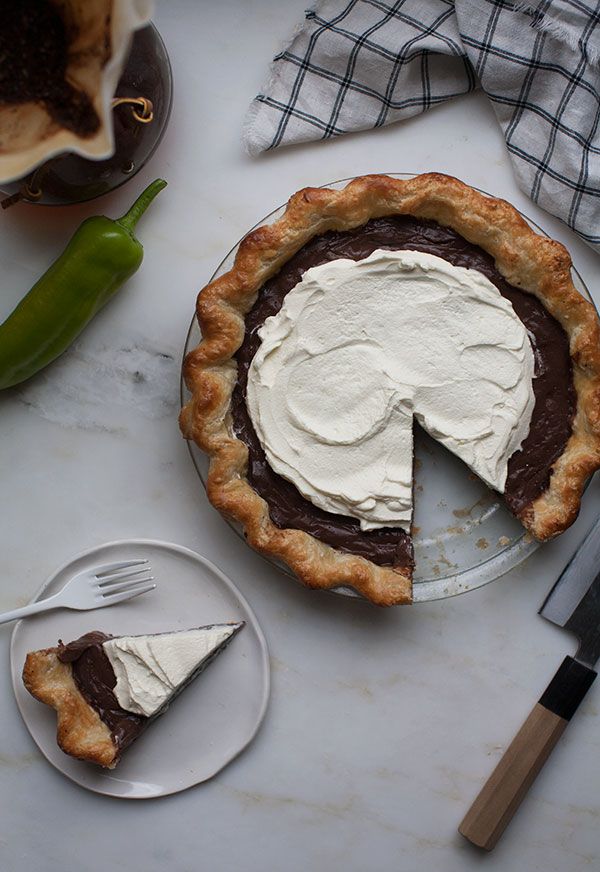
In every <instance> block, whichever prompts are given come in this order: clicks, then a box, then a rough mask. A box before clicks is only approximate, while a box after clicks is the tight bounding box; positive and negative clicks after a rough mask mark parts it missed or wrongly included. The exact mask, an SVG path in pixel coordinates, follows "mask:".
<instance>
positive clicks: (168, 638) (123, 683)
mask: <svg viewBox="0 0 600 872" xmlns="http://www.w3.org/2000/svg"><path fill="white" fill-rule="evenodd" d="M243 626H244V622H243V621H241V622H238V623H230V624H211V625H208V626H205V627H195V628H193V629H191V630H175V631H172V632H167V633H155V634H150V635H140V636H110V635H108V634H106V633H103V632H102V631H100V630H93V631H91V632H89V633H86V634H85V635H83V636H81V637H80V638H79V639H75V640H74V641H72V642H68V643H67V644H63V643H62V642H59V643H58V646H56V647H55V648H45V649H43V650H41V651H30V652H29V654H28V655H27V658H26V661H25V666H24V668H23V683H24V685H25V687H26V688H27V690H28V691H29V692H30V693H31V694H32V696H34V697H35V698H36V699H38V700H40V701H41V702H44V703H46V705H49V706H52V708H54V709H55V710H56V715H57V742H58V745H59V747H60V748H61V749H62V750H63V751H64V752H65V753H66V754H69V755H70V756H72V757H77V758H78V759H80V760H86V761H88V762H90V763H96V764H98V765H99V766H103V767H104V768H106V769H114V767H115V766H116V765H117V763H118V762H119V760H120V758H121V755H122V753H123V752H124V751H125V750H126V749H127V748H128V747H129V746H130V745H131V743H132V742H133V741H135V740H136V739H137V738H138V737H139V736H140V735H141V733H142V732H143V731H144V730H145V729H146V727H147V726H148V725H149V724H151V723H152V722H153V721H155V720H156V719H157V718H158V717H159V716H160V715H163V714H164V713H165V711H166V710H167V708H168V707H169V706H170V705H171V703H172V702H173V700H174V699H175V698H176V697H177V696H178V695H179V694H180V693H181V691H182V690H184V689H185V688H186V687H187V686H188V684H190V682H191V681H193V680H194V679H195V678H197V676H198V675H200V673H201V672H203V671H204V669H205V668H206V667H207V666H208V665H209V664H210V663H212V661H213V660H214V659H215V657H216V656H217V655H218V654H220V653H221V652H222V651H223V650H224V649H225V648H226V647H227V645H228V644H229V643H230V641H231V640H232V639H233V637H234V636H235V635H236V634H237V633H238V632H239V631H240V630H241V629H242V628H243Z"/></svg>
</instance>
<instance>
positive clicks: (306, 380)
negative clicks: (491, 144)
mask: <svg viewBox="0 0 600 872" xmlns="http://www.w3.org/2000/svg"><path fill="white" fill-rule="evenodd" d="M259 335H260V338H261V340H262V341H261V345H260V347H259V349H258V351H257V353H256V355H255V357H254V358H253V361H252V364H251V366H250V370H249V374H248V388H247V406H248V411H249V414H250V417H251V419H252V423H253V425H254V428H255V430H256V433H257V435H258V437H259V439H260V442H261V444H262V446H263V448H264V450H265V453H266V456H267V460H268V461H269V463H270V465H271V466H272V468H273V469H274V470H275V471H276V472H278V473H279V474H280V475H282V476H283V477H284V478H286V479H288V480H289V481H291V482H293V484H294V485H295V486H296V487H297V488H298V490H299V491H300V493H302V494H303V495H304V496H305V497H306V498H307V499H309V500H310V501H311V502H312V503H313V504H314V505H316V506H318V507H319V508H322V509H324V510H325V511H328V512H334V513H338V514H342V515H350V516H351V517H354V518H357V519H358V520H359V521H360V525H361V528H362V529H364V530H368V529H372V528H376V527H388V526H389V527H403V528H404V529H409V528H410V520H411V516H412V480H413V444H412V440H413V437H412V431H413V417H416V419H417V420H418V422H419V423H420V424H421V425H422V426H423V427H424V428H425V429H426V430H427V431H428V432H429V433H430V434H431V435H432V436H433V437H434V438H435V439H437V440H438V441H439V442H441V443H442V444H443V445H445V446H446V447H447V448H448V449H449V450H450V451H452V452H453V453H454V454H456V455H457V456H458V457H459V458H461V460H463V461H464V462H465V463H466V464H467V465H468V466H469V467H470V468H471V469H472V470H473V471H474V472H475V473H476V474H477V475H478V476H479V477H480V478H481V479H483V481H485V482H486V483H487V484H488V485H489V486H490V487H492V488H494V489H495V490H497V491H500V492H502V491H503V490H504V487H505V484H506V477H507V469H508V461H509V459H510V457H511V455H512V454H514V452H515V451H517V450H518V449H519V447H520V446H521V444H522V442H523V440H524V439H525V437H526V436H527V434H528V432H529V426H530V422H531V415H532V412H533V408H534V405H535V397H534V393H533V384H532V380H533V378H534V355H533V350H532V347H531V343H530V341H529V337H528V334H527V330H526V328H525V326H524V324H523V322H522V321H521V320H520V319H519V318H518V317H517V315H516V314H515V311H514V309H513V307H512V304H511V303H510V301H509V300H507V299H506V298H504V297H503V296H502V295H501V294H500V292H499V291H498V289H497V288H496V287H495V286H494V285H493V284H492V283H491V282H490V281H489V280H488V279H487V278H486V277H485V276H484V275H482V273H480V272H478V271H477V270H472V269H464V268H462V267H456V266H453V265H452V264H450V263H448V262H447V261H445V260H443V259H442V258H440V257H436V256H435V255H432V254H426V253H423V252H419V251H382V250H378V251H375V252H374V253H373V254H372V255H370V256H369V257H367V258H365V259H364V260H361V261H357V262H355V261H352V260H347V259H339V260H334V261H331V262H330V263H326V264H322V265H320V266H316V267H312V268H311V269H309V270H307V271H306V272H305V273H304V275H303V277H302V280H301V281H300V282H299V283H298V284H297V285H296V286H295V287H294V288H293V289H292V290H291V291H290V292H289V293H288V294H287V295H286V297H285V300H284V303H283V306H282V308H281V309H280V311H279V312H278V313H277V314H276V315H274V316H272V317H270V318H267V320H266V321H265V323H264V325H263V326H262V327H261V329H260V331H259Z"/></svg>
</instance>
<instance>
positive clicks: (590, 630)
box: [539, 520, 600, 667]
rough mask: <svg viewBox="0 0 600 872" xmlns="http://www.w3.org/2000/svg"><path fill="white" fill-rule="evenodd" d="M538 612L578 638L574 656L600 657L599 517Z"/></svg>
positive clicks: (589, 663)
mask: <svg viewBox="0 0 600 872" xmlns="http://www.w3.org/2000/svg"><path fill="white" fill-rule="evenodd" d="M539 614H540V615H541V616H542V617H543V618H546V620H547V621H551V622H552V623H553V624H557V625H558V626H559V627H564V628H565V629H566V630H570V631H571V632H572V633H574V634H575V636H577V638H578V640H579V648H578V651H577V654H576V655H575V659H576V660H579V661H581V662H582V663H585V664H586V665H587V666H590V667H592V666H594V665H595V663H596V662H597V660H598V658H599V657H600V520H599V521H598V522H597V523H596V524H595V525H594V527H592V529H591V531H590V532H589V534H588V536H587V538H586V539H585V541H584V543H583V545H582V546H581V548H579V550H578V551H577V552H576V553H575V556H574V557H573V558H572V560H571V561H570V562H569V563H568V564H567V566H566V568H565V570H564V571H563V573H562V575H561V576H560V578H559V579H558V581H557V582H556V584H555V585H554V587H553V588H552V590H551V591H550V593H549V594H548V596H547V597H546V599H545V600H544V602H543V604H542V607H541V608H540V611H539Z"/></svg>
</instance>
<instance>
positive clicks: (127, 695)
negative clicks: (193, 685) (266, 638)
mask: <svg viewBox="0 0 600 872" xmlns="http://www.w3.org/2000/svg"><path fill="white" fill-rule="evenodd" d="M241 626H242V625H241V624H214V625H212V626H210V627H200V628H198V629H194V630H181V631H176V632H173V633H157V634H156V635H148V636H117V637H116V638H115V639H108V640H107V641H106V642H104V643H103V645H102V647H103V649H104V652H105V654H106V656H107V657H108V659H109V660H110V663H111V666H112V668H113V670H114V673H115V676H116V679H117V683H116V685H115V687H114V689H113V692H114V694H115V696H116V697H117V700H118V701H119V705H120V706H121V708H123V709H125V711H128V712H134V714H138V715H143V716H144V717H152V715H155V714H157V713H158V712H159V711H161V710H162V709H163V708H165V707H166V706H167V705H168V704H169V702H170V701H171V699H172V698H173V697H174V696H175V695H176V694H177V693H178V692H179V691H180V690H182V689H183V687H184V686H185V685H186V684H187V683H188V681H190V680H191V678H193V677H195V675H196V673H198V672H199V671H200V670H201V669H202V666H203V664H205V662H206V661H207V660H208V658H209V657H210V656H211V655H212V654H214V653H215V652H216V651H218V650H219V649H220V648H221V647H222V646H223V645H224V643H225V642H227V641H228V640H229V639H230V637H231V636H233V634H234V633H235V632H236V631H237V630H239V629H240V627H241Z"/></svg>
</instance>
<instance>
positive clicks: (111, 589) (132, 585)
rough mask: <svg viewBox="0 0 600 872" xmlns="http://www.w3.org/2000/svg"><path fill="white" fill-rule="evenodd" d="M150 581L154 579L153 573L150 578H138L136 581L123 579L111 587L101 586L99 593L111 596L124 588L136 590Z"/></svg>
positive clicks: (103, 595)
mask: <svg viewBox="0 0 600 872" xmlns="http://www.w3.org/2000/svg"><path fill="white" fill-rule="evenodd" d="M150 581H154V576H153V575H149V576H148V578H138V579H136V580H135V581H122V582H120V583H119V584H111V586H110V587H109V588H106V587H101V588H100V589H99V591H98V593H99V594H100V596H102V597H109V596H112V595H113V594H115V593H120V591H122V590H135V589H136V588H137V587H140V585H142V584H148V582H150Z"/></svg>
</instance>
